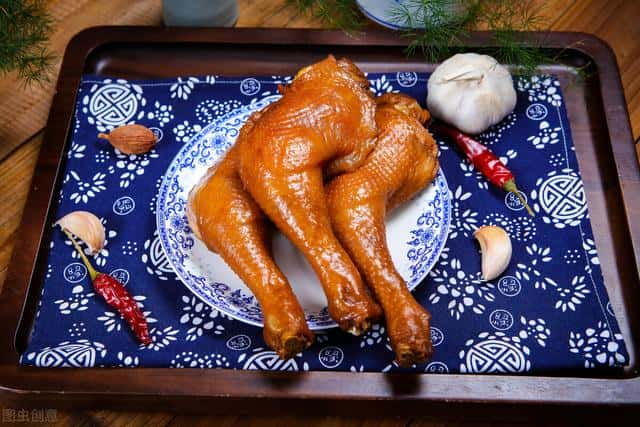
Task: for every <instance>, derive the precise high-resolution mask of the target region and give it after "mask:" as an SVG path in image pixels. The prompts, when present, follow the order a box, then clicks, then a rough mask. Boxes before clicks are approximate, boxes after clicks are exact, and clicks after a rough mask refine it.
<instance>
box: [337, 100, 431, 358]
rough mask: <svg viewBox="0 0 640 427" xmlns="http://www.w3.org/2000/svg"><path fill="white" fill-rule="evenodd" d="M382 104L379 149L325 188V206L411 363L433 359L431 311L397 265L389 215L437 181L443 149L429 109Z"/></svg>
mask: <svg viewBox="0 0 640 427" xmlns="http://www.w3.org/2000/svg"><path fill="white" fill-rule="evenodd" d="M377 104H378V108H377V112H376V122H377V124H378V129H379V132H380V134H379V136H378V142H377V145H376V147H375V149H374V150H373V152H372V153H371V154H370V155H369V157H368V158H367V160H366V162H365V163H364V164H363V165H362V166H361V167H360V168H358V169H357V170H355V171H353V172H350V173H346V174H343V175H340V176H338V177H336V178H334V179H333V180H332V181H331V182H330V183H329V184H328V185H327V187H326V194H327V203H328V205H329V212H330V216H331V222H332V225H333V228H334V231H335V233H336V236H337V237H338V239H339V240H340V242H341V243H342V244H343V245H344V247H345V248H346V250H347V252H348V253H349V255H350V256H351V258H352V259H353V261H354V262H355V263H356V265H357V266H358V268H359V270H360V272H361V273H362V275H363V276H364V278H365V280H366V282H367V284H368V285H369V287H370V288H371V289H372V291H373V293H374V295H375V297H376V299H377V300H378V302H379V303H380V304H381V305H382V309H383V311H384V314H385V317H386V322H387V331H388V333H389V338H390V340H391V345H392V347H393V350H394V352H395V354H396V360H397V361H398V363H399V364H400V365H401V366H410V365H411V364H414V363H421V362H424V361H425V360H427V359H428V358H429V357H430V356H431V352H432V347H431V339H430V329H429V319H430V317H431V316H430V315H429V313H428V312H427V311H426V310H425V309H424V308H423V307H422V306H420V304H418V302H417V301H416V300H415V299H414V298H413V296H412V295H411V293H410V292H409V290H408V288H407V285H406V283H405V281H404V279H403V278H402V277H401V276H400V274H399V273H398V271H397V270H396V269H395V267H394V265H393V261H392V260H391V255H390V254H389V250H388V248H387V242H386V236H385V223H384V219H385V215H386V213H387V212H388V211H389V210H391V209H393V208H394V207H396V206H398V205H399V204H401V203H403V202H404V201H406V200H407V199H409V198H410V197H411V196H413V195H414V194H415V193H416V192H418V191H419V190H421V189H423V188H424V187H425V186H426V185H427V184H429V183H430V182H431V181H432V180H433V179H434V177H435V175H436V173H437V171H438V160H437V147H436V144H435V142H434V141H433V139H432V137H431V135H430V134H429V132H427V130H426V129H425V128H424V126H423V123H424V122H425V121H426V120H427V119H428V118H429V114H428V112H427V111H425V110H423V109H422V108H420V106H419V105H418V103H417V102H416V101H415V100H414V99H413V98H410V97H408V96H405V95H400V94H386V95H383V96H381V97H379V98H378V99H377Z"/></svg>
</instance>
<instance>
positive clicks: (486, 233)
mask: <svg viewBox="0 0 640 427" xmlns="http://www.w3.org/2000/svg"><path fill="white" fill-rule="evenodd" d="M473 237H475V238H476V239H477V240H478V243H479V244H480V252H481V253H482V278H483V279H484V280H487V281H488V280H493V279H495V278H496V277H498V276H499V275H501V274H502V273H503V272H504V271H505V270H506V269H507V266H508V265H509V261H510V260H511V239H510V238H509V235H508V234H507V232H506V231H505V230H504V229H503V228H502V227H498V226H495V225H485V226H482V227H480V228H478V229H477V230H476V231H475V233H473Z"/></svg>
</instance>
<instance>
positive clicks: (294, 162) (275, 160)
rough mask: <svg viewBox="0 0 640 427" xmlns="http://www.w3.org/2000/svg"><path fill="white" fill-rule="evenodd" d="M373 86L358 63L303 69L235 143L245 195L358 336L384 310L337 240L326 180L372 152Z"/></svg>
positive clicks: (324, 63)
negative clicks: (304, 262)
mask: <svg viewBox="0 0 640 427" xmlns="http://www.w3.org/2000/svg"><path fill="white" fill-rule="evenodd" d="M368 86H369V82H368V81H367V79H366V78H365V76H364V75H363V74H362V72H361V71H360V70H359V69H358V68H357V67H356V66H355V65H354V64H353V63H351V62H350V61H348V60H346V59H341V60H339V61H337V60H336V59H335V58H334V57H333V56H329V57H328V58H327V59H325V60H323V61H321V62H318V63H316V64H313V65H310V66H308V67H305V68H303V69H302V70H300V71H299V72H298V74H297V75H296V76H295V78H294V80H293V82H292V83H291V85H290V86H288V87H286V88H284V89H283V90H282V92H283V97H282V98H281V99H280V100H278V101H276V102H275V103H273V104H271V105H270V107H269V108H268V109H267V111H264V112H263V114H262V115H261V117H260V119H259V120H256V121H255V125H254V126H253V127H252V128H251V129H249V130H248V131H247V132H244V133H243V134H241V135H240V136H239V137H238V140H237V142H236V144H237V146H238V156H239V169H238V170H239V173H240V178H241V179H242V182H243V183H244V185H245V187H246V189H247V190H248V192H249V193H250V194H251V196H252V197H253V199H254V200H255V201H256V202H257V203H258V205H259V206H260V207H261V208H262V210H263V211H264V213H265V214H266V215H267V216H268V217H269V218H270V219H271V220H272V221H273V223H274V224H275V225H276V226H277V227H278V229H279V230H280V231H282V232H283V234H284V235H285V236H287V237H288V238H289V240H291V241H292V243H293V244H294V245H295V246H296V247H297V248H298V249H299V250H300V251H301V252H302V253H303V254H304V256H305V257H306V259H307V260H308V261H309V263H310V264H311V266H312V267H313V269H314V271H315V273H316V274H317V275H318V278H319V280H320V282H321V283H322V286H323V290H324V292H325V294H326V296H327V300H328V307H329V314H330V315H331V317H332V318H333V319H334V320H335V321H336V322H337V323H338V325H339V326H340V327H341V328H342V329H343V330H345V331H348V332H351V333H353V334H356V335H357V334H360V333H362V332H363V331H365V330H366V329H368V328H369V326H370V324H371V322H372V321H373V320H375V319H377V318H378V317H379V316H380V315H381V310H380V307H379V306H378V304H377V303H376V302H375V301H374V300H373V298H372V297H371V296H370V295H369V293H368V291H367V288H366V287H365V285H364V284H363V282H362V279H361V277H360V274H359V272H358V270H357V268H356V267H355V265H354V264H353V262H352V261H351V259H350V258H349V256H348V255H347V253H346V252H345V250H344V248H343V247H342V245H341V244H340V242H339V241H338V239H337V238H336V237H335V235H334V234H333V231H332V229H331V223H330V219H329V214H328V211H327V205H326V200H325V196H324V191H323V185H324V184H323V173H324V174H337V173H342V172H348V171H351V170H354V169H355V168H357V167H358V166H360V165H361V164H362V163H363V161H364V160H365V158H366V156H367V155H368V154H369V152H370V151H371V150H372V149H373V145H374V143H375V137H376V134H377V128H376V123H375V102H374V99H373V96H372V95H371V93H370V92H369V89H368Z"/></svg>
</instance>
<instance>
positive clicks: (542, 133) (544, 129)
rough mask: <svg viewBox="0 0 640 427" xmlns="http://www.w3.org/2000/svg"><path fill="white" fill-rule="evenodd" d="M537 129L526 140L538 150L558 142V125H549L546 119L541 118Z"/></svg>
mask: <svg viewBox="0 0 640 427" xmlns="http://www.w3.org/2000/svg"><path fill="white" fill-rule="evenodd" d="M539 129H540V130H539V131H538V133H537V134H536V135H531V136H530V137H528V138H527V141H529V142H531V144H533V146H534V147H536V148H537V149H538V150H541V149H543V148H546V147H548V146H550V145H554V144H557V143H558V142H560V131H561V129H560V126H556V127H551V125H550V124H549V122H548V121H546V120H543V121H541V122H540V125H539Z"/></svg>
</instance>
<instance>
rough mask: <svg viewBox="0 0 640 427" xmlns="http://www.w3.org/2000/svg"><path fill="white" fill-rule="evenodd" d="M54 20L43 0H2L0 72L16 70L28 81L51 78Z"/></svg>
mask: <svg viewBox="0 0 640 427" xmlns="http://www.w3.org/2000/svg"><path fill="white" fill-rule="evenodd" d="M51 26H52V21H51V18H50V17H49V15H48V14H47V12H46V10H45V6H44V2H43V1H41V0H0V74H7V73H9V72H12V71H16V72H17V75H18V77H19V78H20V79H21V80H22V81H23V82H24V83H25V84H26V85H29V84H31V83H34V82H37V83H42V82H44V81H47V80H48V79H49V70H50V67H51V61H52V59H53V56H52V55H51V54H50V53H49V51H48V49H47V41H48V38H49V34H50V33H51Z"/></svg>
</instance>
